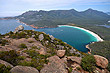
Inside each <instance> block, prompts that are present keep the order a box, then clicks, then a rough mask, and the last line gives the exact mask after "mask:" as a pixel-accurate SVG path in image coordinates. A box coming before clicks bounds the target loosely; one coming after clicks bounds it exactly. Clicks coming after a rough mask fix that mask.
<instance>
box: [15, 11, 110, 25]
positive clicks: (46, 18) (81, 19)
mask: <svg viewBox="0 0 110 73" xmlns="http://www.w3.org/2000/svg"><path fill="white" fill-rule="evenodd" d="M15 18H17V19H19V20H20V21H22V22H24V23H27V24H29V25H34V26H38V27H56V26H57V25H59V24H60V25H61V24H67V23H74V24H105V23H107V21H108V20H110V16H109V15H107V14H106V13H103V12H100V11H97V10H93V9H88V10H85V11H82V12H78V11H76V10H74V9H71V10H51V11H43V10H40V11H28V12H25V13H23V14H22V15H20V16H17V17H15Z"/></svg>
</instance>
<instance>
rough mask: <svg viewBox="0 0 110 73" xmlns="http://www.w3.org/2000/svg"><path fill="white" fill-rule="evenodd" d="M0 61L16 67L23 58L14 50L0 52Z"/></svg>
mask: <svg viewBox="0 0 110 73" xmlns="http://www.w3.org/2000/svg"><path fill="white" fill-rule="evenodd" d="M0 59H2V60H4V61H7V62H9V63H10V64H12V65H14V66H15V65H17V64H18V63H19V62H20V61H21V60H23V59H24V57H21V56H20V55H19V53H17V52H16V51H15V50H10V51H0Z"/></svg>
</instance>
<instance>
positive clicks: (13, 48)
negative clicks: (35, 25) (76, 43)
mask: <svg viewBox="0 0 110 73" xmlns="http://www.w3.org/2000/svg"><path fill="white" fill-rule="evenodd" d="M23 29H24V27H23V26H19V27H17V28H16V29H15V31H14V32H9V33H7V34H4V35H0V73H10V72H11V73H39V72H40V73H54V72H56V73H76V72H77V73H82V72H84V73H89V72H94V73H97V72H100V73H109V71H108V70H107V69H106V68H107V66H108V60H107V59H106V58H104V57H102V56H99V55H89V54H86V53H83V52H80V51H78V50H77V49H75V48H74V47H72V46H70V45H68V44H67V43H65V42H62V41H61V40H59V39H56V38H54V37H53V36H52V35H47V34H45V33H44V32H37V31H34V30H23Z"/></svg>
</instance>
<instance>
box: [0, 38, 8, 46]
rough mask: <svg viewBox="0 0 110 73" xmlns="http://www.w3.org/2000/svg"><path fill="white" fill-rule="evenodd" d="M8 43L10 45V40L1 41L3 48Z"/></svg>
mask: <svg viewBox="0 0 110 73" xmlns="http://www.w3.org/2000/svg"><path fill="white" fill-rule="evenodd" d="M8 43H9V41H8V40H4V39H0V44H1V46H5V45H6V44H8Z"/></svg>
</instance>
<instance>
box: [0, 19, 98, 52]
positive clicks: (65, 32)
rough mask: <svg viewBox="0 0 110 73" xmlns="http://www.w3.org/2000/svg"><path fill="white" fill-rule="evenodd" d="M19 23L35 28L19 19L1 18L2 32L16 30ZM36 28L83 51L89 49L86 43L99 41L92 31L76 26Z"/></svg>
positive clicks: (30, 28)
mask: <svg viewBox="0 0 110 73" xmlns="http://www.w3.org/2000/svg"><path fill="white" fill-rule="evenodd" d="M19 25H23V26H24V29H25V30H32V29H34V28H32V27H30V26H27V25H24V24H22V23H19V22H17V20H0V33H1V34H5V33H7V32H9V31H14V29H15V28H16V27H17V26H19ZM34 30H36V31H41V32H45V33H47V34H50V35H53V36H54V37H55V38H58V39H61V40H62V41H64V42H66V43H68V44H70V45H71V46H73V47H75V48H76V49H78V50H80V51H82V52H87V51H88V49H87V48H85V45H87V44H89V43H91V42H96V41H97V39H96V38H95V37H94V36H92V35H91V34H90V33H88V32H86V31H83V30H81V29H77V28H74V27H67V26H61V27H57V28H43V29H34Z"/></svg>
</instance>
